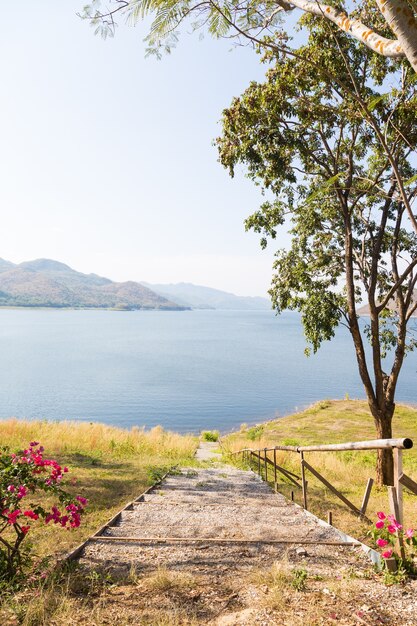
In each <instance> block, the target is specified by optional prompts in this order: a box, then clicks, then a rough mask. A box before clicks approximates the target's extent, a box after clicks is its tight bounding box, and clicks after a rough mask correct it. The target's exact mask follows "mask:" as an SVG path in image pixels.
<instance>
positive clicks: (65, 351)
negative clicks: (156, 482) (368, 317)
mask: <svg viewBox="0 0 417 626" xmlns="http://www.w3.org/2000/svg"><path fill="white" fill-rule="evenodd" d="M304 347H305V342H304V339H303V336H302V330H301V326H300V322H299V317H298V315H296V314H291V313H287V314H284V315H282V316H281V317H278V318H277V317H275V316H274V314H273V313H270V312H263V311H262V312H242V311H183V312H171V311H170V312H158V311H148V312H141V311H137V312H129V313H120V312H111V311H53V310H51V311H47V310H46V311H45V310H39V311H36V310H35V311H33V310H30V311H24V310H0V372H1V383H0V417H9V416H17V417H21V418H23V417H27V418H47V419H52V420H55V419H77V420H78V419H79V420H87V421H93V420H95V421H101V422H106V423H111V424H118V425H121V426H127V427H129V426H133V425H146V426H147V427H152V426H154V425H156V424H161V425H162V426H164V427H166V428H169V429H174V430H178V431H182V432H184V431H199V430H201V429H203V428H218V429H220V430H222V431H225V430H230V429H233V428H236V427H237V426H239V425H240V424H241V423H242V422H249V423H250V422H252V423H253V422H256V421H260V420H263V419H268V418H272V417H274V416H276V415H285V414H288V413H290V412H292V411H294V410H295V409H300V408H303V407H305V406H306V405H308V404H310V403H312V402H314V401H316V400H320V399H323V398H343V397H344V396H345V394H346V393H348V394H349V396H350V397H364V393H363V390H362V387H361V384H360V381H359V377H358V374H357V373H356V369H355V363H354V353H353V348H352V346H351V340H350V337H349V335H348V333H347V331H345V330H343V329H342V330H340V332H338V335H337V337H336V339H335V340H334V341H332V342H331V343H328V344H326V345H325V346H324V347H323V348H322V349H321V350H320V353H319V354H318V355H316V356H314V357H310V358H309V359H307V358H306V357H305V356H304ZM416 372H417V354H412V355H411V356H409V357H408V359H407V361H406V365H405V367H404V370H403V372H402V378H401V384H400V386H399V392H398V399H399V400H403V401H405V402H409V403H415V402H417V393H416V381H417V373H416Z"/></svg>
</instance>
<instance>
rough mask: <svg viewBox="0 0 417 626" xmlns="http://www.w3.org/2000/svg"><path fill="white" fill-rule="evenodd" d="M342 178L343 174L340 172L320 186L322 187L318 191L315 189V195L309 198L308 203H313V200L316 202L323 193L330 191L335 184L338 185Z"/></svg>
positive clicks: (312, 194)
mask: <svg viewBox="0 0 417 626" xmlns="http://www.w3.org/2000/svg"><path fill="white" fill-rule="evenodd" d="M340 176H341V173H340V172H339V173H338V174H335V176H332V177H331V178H329V179H328V180H326V181H325V182H324V183H323V184H322V185H320V187H317V189H315V190H314V191H313V193H311V194H310V195H309V196H308V197H307V200H306V202H311V201H312V200H315V199H316V198H317V196H319V195H320V194H321V193H323V191H328V190H329V189H330V187H331V186H332V185H333V183H337V181H338V179H339V177H340Z"/></svg>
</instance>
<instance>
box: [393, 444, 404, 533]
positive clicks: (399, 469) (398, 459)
mask: <svg viewBox="0 0 417 626" xmlns="http://www.w3.org/2000/svg"><path fill="white" fill-rule="evenodd" d="M402 473H403V451H402V450H400V448H394V487H395V491H396V496H397V503H398V517H396V520H397V522H399V523H400V524H404V508H403V486H402V484H401V483H400V478H401V476H402Z"/></svg>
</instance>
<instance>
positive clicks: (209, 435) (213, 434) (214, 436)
mask: <svg viewBox="0 0 417 626" xmlns="http://www.w3.org/2000/svg"><path fill="white" fill-rule="evenodd" d="M219 436H220V434H219V431H218V430H204V431H203V432H202V433H201V438H202V440H203V441H218V440H219Z"/></svg>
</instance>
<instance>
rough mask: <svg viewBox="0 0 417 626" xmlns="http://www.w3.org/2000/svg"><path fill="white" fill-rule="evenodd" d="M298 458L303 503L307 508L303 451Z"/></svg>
mask: <svg viewBox="0 0 417 626" xmlns="http://www.w3.org/2000/svg"><path fill="white" fill-rule="evenodd" d="M300 460H301V482H302V485H303V505H304V508H305V509H306V510H307V481H306V472H305V468H304V463H303V461H304V453H303V452H300Z"/></svg>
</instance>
